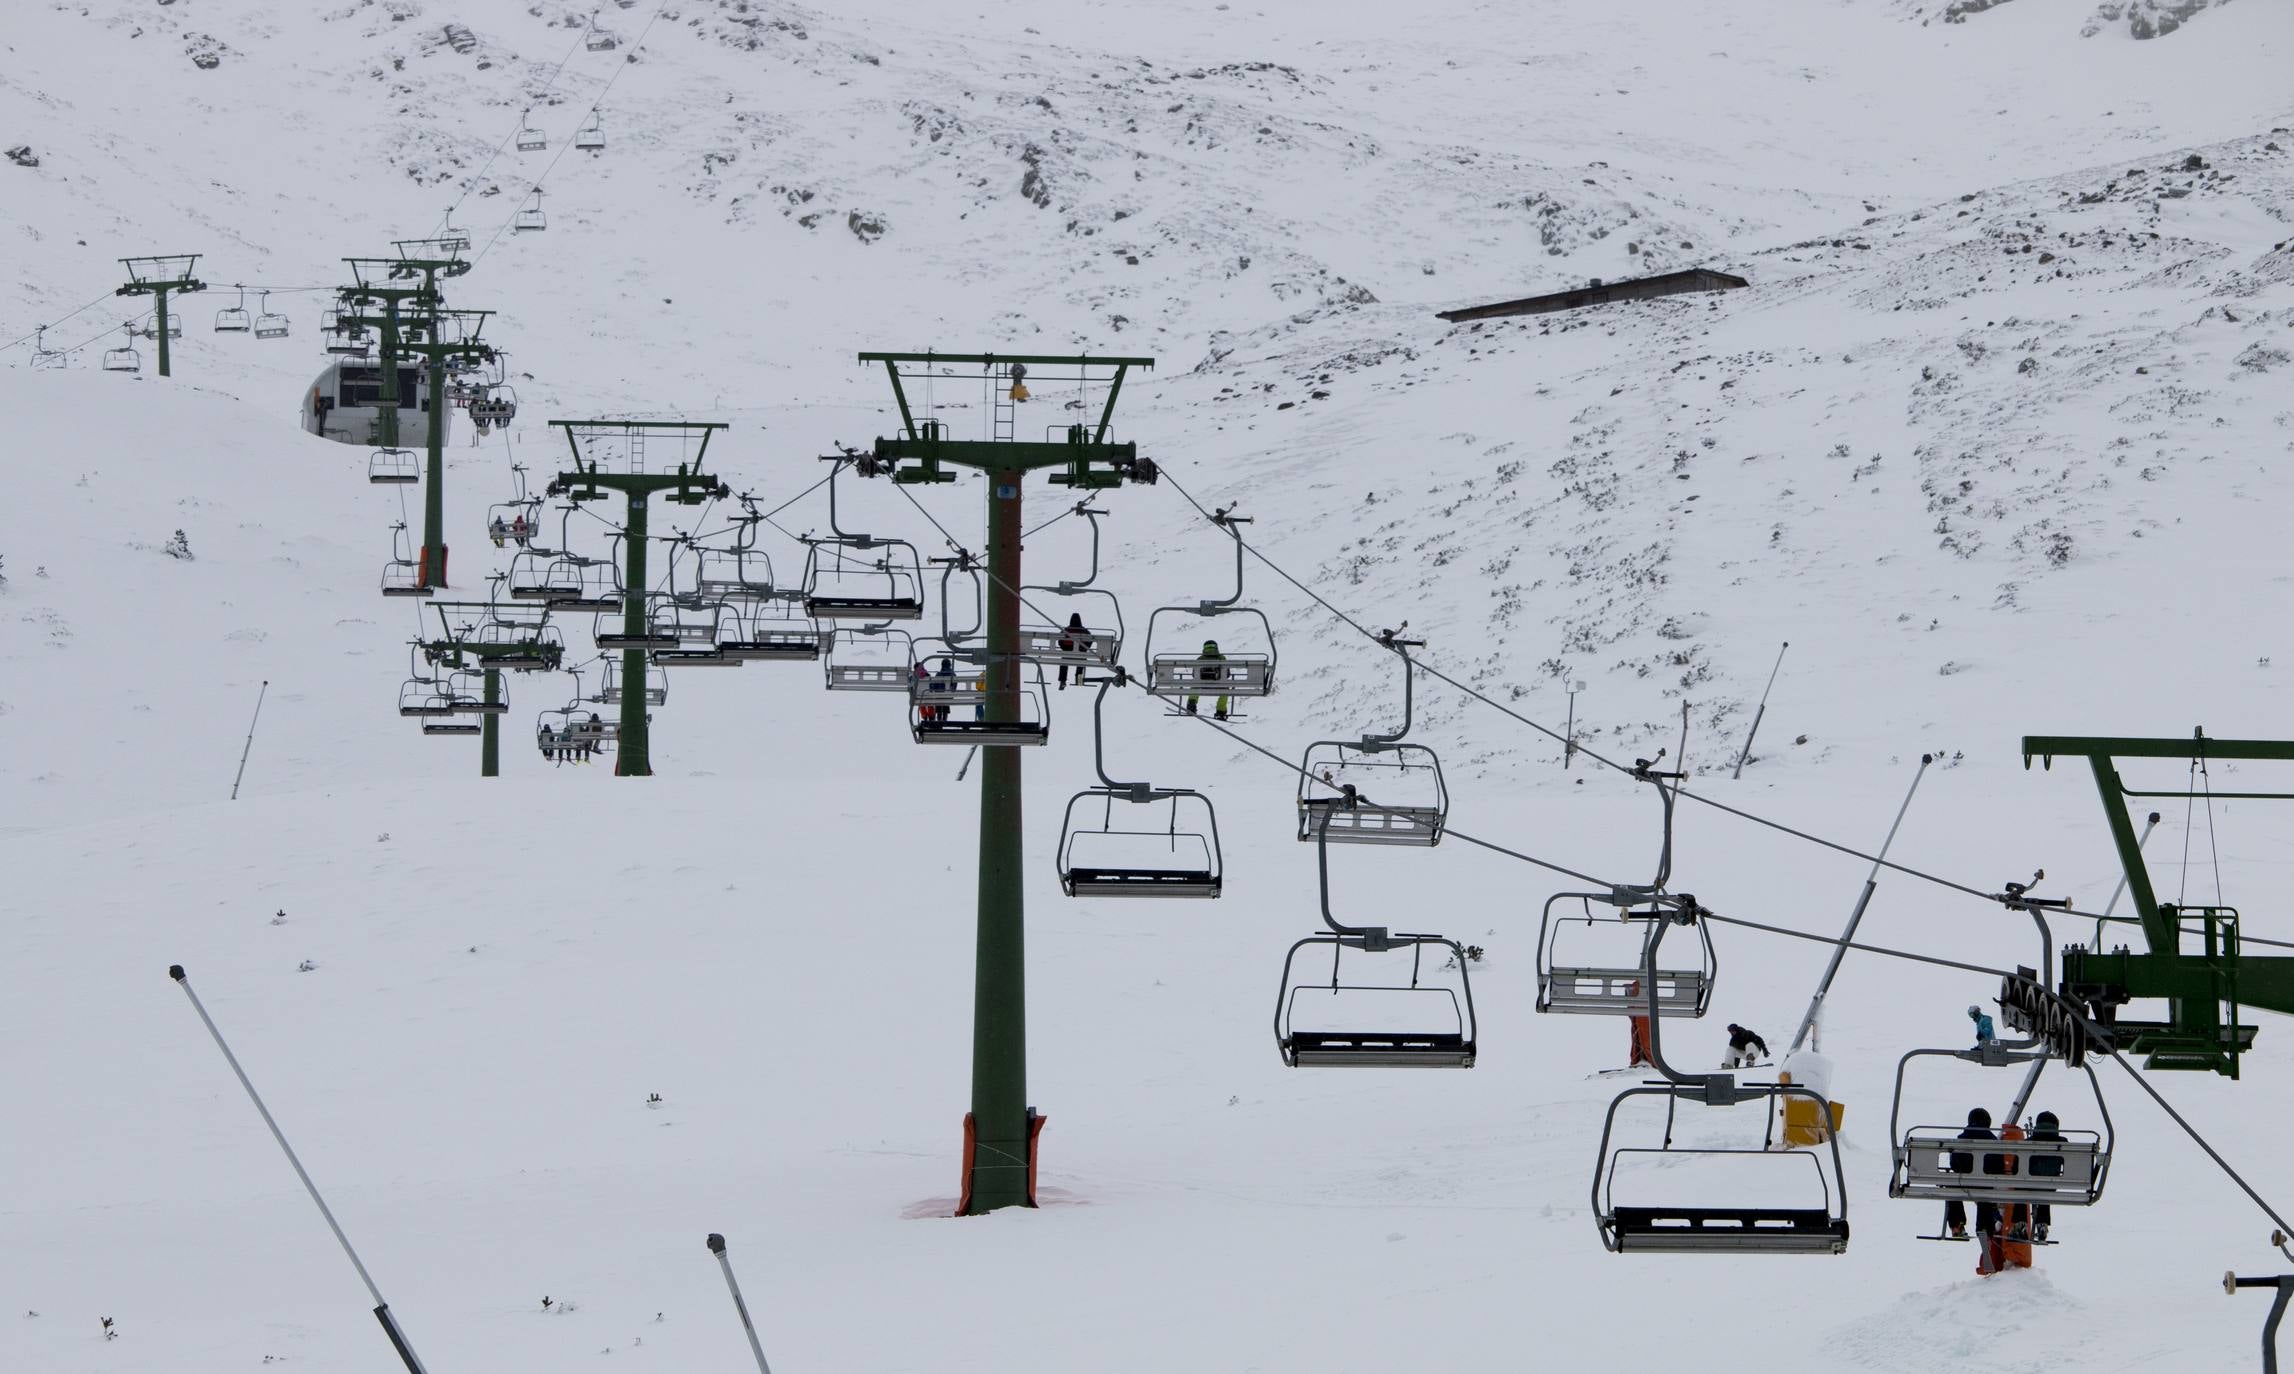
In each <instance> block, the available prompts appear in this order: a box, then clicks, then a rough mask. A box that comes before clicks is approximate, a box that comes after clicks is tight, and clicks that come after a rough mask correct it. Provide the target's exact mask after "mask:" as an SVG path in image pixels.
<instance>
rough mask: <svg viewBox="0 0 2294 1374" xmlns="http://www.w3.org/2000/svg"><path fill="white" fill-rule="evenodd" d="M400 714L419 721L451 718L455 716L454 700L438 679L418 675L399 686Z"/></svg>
mask: <svg viewBox="0 0 2294 1374" xmlns="http://www.w3.org/2000/svg"><path fill="white" fill-rule="evenodd" d="M398 714H400V715H402V716H406V717H409V718H417V719H419V718H424V717H431V716H450V715H453V714H454V699H453V697H451V696H449V695H448V694H447V693H446V692H445V691H444V690H443V688H442V687H441V685H440V684H439V682H438V680H437V679H436V678H429V677H423V676H421V675H420V674H416V675H415V676H413V677H410V678H408V679H407V680H406V681H404V682H402V683H400V684H399V686H398Z"/></svg>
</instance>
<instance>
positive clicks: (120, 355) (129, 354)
mask: <svg viewBox="0 0 2294 1374" xmlns="http://www.w3.org/2000/svg"><path fill="white" fill-rule="evenodd" d="M104 371H106V372H141V371H143V355H142V354H141V353H138V352H136V351H135V327H134V326H133V325H130V326H128V329H127V340H126V342H124V343H122V344H121V345H120V346H119V347H118V348H107V349H105V350H104Z"/></svg>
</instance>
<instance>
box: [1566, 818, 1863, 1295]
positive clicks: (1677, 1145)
mask: <svg viewBox="0 0 2294 1374" xmlns="http://www.w3.org/2000/svg"><path fill="white" fill-rule="evenodd" d="M1658 785H1659V786H1660V788H1662V787H1663V786H1664V784H1663V783H1662V782H1661V781H1660V782H1659V784H1658ZM1662 886H1663V883H1662V881H1661V880H1660V882H1658V883H1657V884H1654V885H1652V886H1651V888H1649V889H1643V890H1642V895H1643V897H1644V899H1646V900H1649V901H1650V902H1651V904H1652V905H1653V906H1657V907H1659V908H1661V911H1660V914H1659V915H1657V916H1656V917H1654V918H1653V919H1651V920H1650V921H1649V922H1648V933H1647V938H1646V940H1645V941H1644V943H1643V945H1642V957H1641V967H1642V970H1643V991H1644V996H1645V1005H1646V1006H1647V1007H1648V1008H1649V1012H1648V1015H1649V1035H1648V1051H1649V1059H1650V1063H1651V1065H1652V1066H1653V1067H1654V1068H1655V1070H1656V1071H1657V1073H1659V1074H1660V1075H1662V1076H1663V1078H1664V1080H1665V1081H1664V1082H1661V1083H1654V1084H1647V1085H1643V1086H1640V1087H1634V1088H1627V1089H1626V1090H1625V1091H1623V1092H1621V1093H1619V1094H1618V1095H1617V1096H1616V1097H1615V1098H1614V1099H1613V1100H1611V1102H1610V1103H1609V1112H1608V1115H1607V1117H1606V1118H1604V1120H1603V1122H1602V1126H1601V1148H1600V1153H1599V1155H1598V1156H1597V1157H1596V1162H1595V1166H1594V1175H1593V1187H1592V1201H1593V1216H1594V1224H1595V1225H1596V1227H1598V1228H1599V1231H1600V1234H1601V1244H1602V1245H1603V1246H1604V1247H1605V1248H1607V1249H1609V1250H1611V1251H1613V1252H1615V1253H1618V1254H1729V1255H1760V1254H1769V1255H1837V1254H1841V1253H1843V1252H1844V1251H1846V1250H1847V1248H1848V1189H1847V1178H1846V1174H1845V1173H1844V1171H1843V1169H1842V1166H1841V1161H1840V1138H1839V1135H1838V1134H1837V1133H1827V1136H1828V1140H1829V1142H1830V1151H1831V1154H1830V1167H1829V1168H1827V1167H1826V1164H1825V1161H1824V1159H1823V1158H1822V1157H1821V1156H1819V1155H1818V1154H1816V1153H1814V1152H1809V1151H1799V1150H1779V1149H1776V1148H1775V1146H1776V1145H1777V1144H1778V1143H1779V1142H1778V1141H1777V1139H1776V1133H1777V1123H1778V1121H1779V1120H1781V1118H1782V1115H1783V1113H1782V1110H1781V1108H1782V1106H1783V1104H1784V1103H1785V1102H1786V1101H1788V1100H1793V1099H1801V1100H1805V1101H1807V1102H1808V1103H1809V1104H1810V1105H1811V1106H1812V1107H1813V1109H1814V1112H1815V1116H1816V1119H1818V1120H1830V1119H1831V1111H1832V1108H1831V1104H1830V1103H1829V1102H1827V1101H1826V1100H1825V1099H1824V1096H1823V1095H1822V1094H1821V1093H1818V1092H1816V1091H1815V1090H1814V1089H1811V1088H1807V1087H1803V1086H1801V1085H1799V1084H1794V1083H1784V1082H1775V1083H1747V1084H1739V1083H1738V1082H1737V1080H1736V1076H1735V1075H1734V1074H1727V1073H1720V1074H1703V1075H1691V1074H1684V1073H1681V1072H1679V1071H1677V1070H1675V1069H1674V1068H1673V1067H1672V1066H1671V1065H1669V1064H1667V1063H1666V1062H1665V1057H1664V1048H1663V1031H1662V1025H1663V1018H1662V1015H1661V1012H1660V1010H1659V1008H1658V1007H1657V1005H1656V1002H1657V987H1658V984H1659V973H1658V970H1659V969H1660V968H1661V967H1662V965H1661V964H1660V962H1659V958H1658V949H1659V946H1660V945H1661V944H1662V943H1663V940H1664V937H1665V933H1666V931H1667V930H1669V929H1670V928H1671V927H1672V926H1674V925H1682V924H1702V921H1701V920H1699V919H1698V917H1699V909H1698V907H1697V905H1696V899H1695V898H1694V897H1690V896H1687V895H1686V894H1682V895H1679V896H1671V895H1667V894H1664V893H1663V892H1662V891H1661V888H1662ZM1637 1098H1662V1099H1664V1102H1665V1119H1664V1127H1663V1131H1662V1133H1661V1134H1660V1135H1659V1136H1658V1141H1659V1143H1658V1144H1656V1145H1654V1146H1648V1145H1618V1146H1617V1147H1616V1148H1614V1149H1612V1148H1611V1143H1612V1141H1614V1140H1615V1139H1616V1138H1617V1127H1618V1116H1619V1112H1620V1110H1621V1109H1622V1108H1624V1106H1625V1105H1626V1104H1627V1103H1628V1102H1631V1101H1633V1100H1635V1099H1637ZM1752 1103H1758V1104H1760V1106H1761V1110H1760V1112H1759V1117H1760V1120H1761V1127H1762V1136H1761V1139H1760V1141H1759V1143H1758V1144H1757V1145H1755V1144H1751V1143H1745V1142H1741V1141H1740V1142H1738V1143H1731V1144H1719V1145H1716V1144H1711V1143H1708V1140H1707V1137H1706V1136H1705V1133H1704V1131H1703V1129H1702V1128H1701V1127H1692V1128H1690V1129H1689V1130H1687V1131H1684V1130H1683V1129H1682V1127H1681V1120H1680V1117H1681V1113H1682V1108H1683V1107H1684V1106H1688V1107H1692V1108H1695V1109H1696V1110H1694V1111H1691V1112H1690V1113H1689V1116H1690V1118H1691V1119H1692V1120H1696V1121H1703V1120H1706V1119H1709V1118H1706V1117H1704V1116H1702V1113H1703V1112H1707V1111H1711V1110H1715V1109H1721V1110H1725V1109H1727V1108H1731V1107H1738V1106H1744V1105H1748V1104H1752ZM1739 1119H1740V1120H1741V1118H1739ZM1684 1135H1687V1136H1688V1137H1689V1138H1688V1139H1687V1140H1686V1141H1684V1140H1683V1139H1682V1137H1683V1136H1684ZM1804 1170H1805V1171H1806V1172H1804ZM1811 1183H1813V1186H1811ZM1712 1192H1719V1193H1720V1194H1721V1195H1722V1196H1724V1197H1725V1198H1727V1199H1728V1205H1722V1206H1715V1205H1712V1204H1711V1203H1710V1202H1708V1201H1706V1200H1705V1199H1706V1197H1707V1196H1709V1195H1710V1193H1712ZM1684 1195H1687V1196H1693V1197H1695V1199H1696V1200H1695V1201H1691V1202H1683V1201H1680V1200H1679V1199H1681V1198H1682V1197H1683V1196H1684Z"/></svg>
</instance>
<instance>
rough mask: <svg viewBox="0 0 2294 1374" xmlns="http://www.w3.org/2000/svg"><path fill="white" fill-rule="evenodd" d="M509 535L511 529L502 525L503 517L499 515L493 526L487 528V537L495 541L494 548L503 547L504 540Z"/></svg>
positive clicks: (495, 518)
mask: <svg viewBox="0 0 2294 1374" xmlns="http://www.w3.org/2000/svg"><path fill="white" fill-rule="evenodd" d="M509 533H510V527H509V526H508V525H505V524H503V523H502V517H501V516H499V515H497V516H495V517H494V523H493V524H491V525H488V526H487V527H486V535H487V537H488V538H490V539H492V540H493V541H494V547H495V548H497V549H498V548H500V547H502V540H503V539H504V538H505V537H506V536H507V535H508V534H509Z"/></svg>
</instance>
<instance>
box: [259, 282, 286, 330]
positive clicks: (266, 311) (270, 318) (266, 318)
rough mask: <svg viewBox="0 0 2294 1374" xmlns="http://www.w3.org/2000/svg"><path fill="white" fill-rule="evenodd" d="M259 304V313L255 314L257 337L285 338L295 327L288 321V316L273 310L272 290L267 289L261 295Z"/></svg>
mask: <svg viewBox="0 0 2294 1374" xmlns="http://www.w3.org/2000/svg"><path fill="white" fill-rule="evenodd" d="M258 306H259V313H257V314H256V316H255V337H256V338H258V339H283V338H286V337H287V335H289V334H290V333H292V332H293V327H292V326H291V325H290V324H289V323H288V322H287V317H286V316H284V315H280V314H276V313H274V312H273V311H272V309H271V293H270V292H268V291H265V292H263V293H262V294H261V295H260V297H259V298H258Z"/></svg>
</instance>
